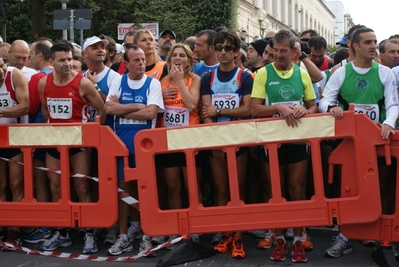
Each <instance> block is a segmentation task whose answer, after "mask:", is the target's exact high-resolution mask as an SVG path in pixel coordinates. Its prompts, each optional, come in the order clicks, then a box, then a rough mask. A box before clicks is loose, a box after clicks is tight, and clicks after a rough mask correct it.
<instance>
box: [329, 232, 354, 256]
mask: <svg viewBox="0 0 399 267" xmlns="http://www.w3.org/2000/svg"><path fill="white" fill-rule="evenodd" d="M333 240H334V242H333V243H332V246H331V247H330V248H328V249H327V250H326V251H325V252H324V256H326V257H331V258H339V257H341V255H342V254H344V255H346V254H349V253H351V252H352V246H351V241H350V240H349V239H348V240H347V241H346V240H344V239H343V238H341V237H340V236H333Z"/></svg>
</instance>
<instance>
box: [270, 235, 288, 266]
mask: <svg viewBox="0 0 399 267" xmlns="http://www.w3.org/2000/svg"><path fill="white" fill-rule="evenodd" d="M286 254H287V242H285V240H284V239H282V238H278V239H277V240H276V247H275V248H274V250H273V252H272V255H271V256H270V259H271V260H272V261H285V255H286Z"/></svg>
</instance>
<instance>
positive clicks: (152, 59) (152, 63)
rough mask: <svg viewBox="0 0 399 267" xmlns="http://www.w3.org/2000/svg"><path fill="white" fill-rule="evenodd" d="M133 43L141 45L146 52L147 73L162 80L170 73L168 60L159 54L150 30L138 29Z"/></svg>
mask: <svg viewBox="0 0 399 267" xmlns="http://www.w3.org/2000/svg"><path fill="white" fill-rule="evenodd" d="M133 44H135V45H137V46H138V47H140V48H141V49H142V50H143V51H144V54H145V74H146V75H147V76H150V77H152V78H155V79H157V80H159V81H160V80H161V79H162V78H163V77H165V76H166V75H167V74H168V69H167V66H166V64H165V63H166V62H164V61H162V60H161V58H160V57H159V56H158V53H157V49H156V48H155V39H154V36H153V35H152V33H151V32H150V31H149V30H146V29H141V30H138V31H137V32H136V33H135V34H134V37H133Z"/></svg>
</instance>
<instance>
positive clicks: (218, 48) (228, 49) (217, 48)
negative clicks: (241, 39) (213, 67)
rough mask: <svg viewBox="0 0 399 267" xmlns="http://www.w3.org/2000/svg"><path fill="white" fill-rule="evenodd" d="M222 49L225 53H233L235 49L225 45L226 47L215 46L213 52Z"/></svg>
mask: <svg viewBox="0 0 399 267" xmlns="http://www.w3.org/2000/svg"><path fill="white" fill-rule="evenodd" d="M223 49H224V51H226V52H230V51H233V50H234V49H235V47H234V46H231V45H226V46H223V45H217V46H215V50H216V51H222V50H223Z"/></svg>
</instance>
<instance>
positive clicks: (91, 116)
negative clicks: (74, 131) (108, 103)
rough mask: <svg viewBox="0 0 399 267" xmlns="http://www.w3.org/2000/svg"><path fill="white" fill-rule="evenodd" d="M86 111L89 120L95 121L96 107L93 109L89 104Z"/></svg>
mask: <svg viewBox="0 0 399 267" xmlns="http://www.w3.org/2000/svg"><path fill="white" fill-rule="evenodd" d="M87 112H88V113H89V121H95V120H96V116H97V113H98V112H97V109H95V108H94V107H93V106H92V105H89V107H88V109H87Z"/></svg>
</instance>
